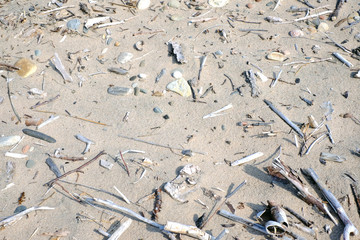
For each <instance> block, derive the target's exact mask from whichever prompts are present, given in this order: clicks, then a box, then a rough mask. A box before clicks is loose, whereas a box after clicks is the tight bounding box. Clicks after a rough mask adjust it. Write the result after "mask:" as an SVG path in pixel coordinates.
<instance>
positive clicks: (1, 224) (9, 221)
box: [0, 207, 55, 228]
mask: <svg viewBox="0 0 360 240" xmlns="http://www.w3.org/2000/svg"><path fill="white" fill-rule="evenodd" d="M53 209H55V208H52V207H31V208H28V209H26V210H24V211H22V212H19V213H16V214H14V215H12V216H9V217H6V218H4V219H3V220H1V221H0V227H1V228H4V227H6V226H8V225H10V224H12V223H14V222H16V221H18V220H20V219H21V218H22V217H23V216H25V215H27V214H29V213H30V212H33V211H37V210H53Z"/></svg>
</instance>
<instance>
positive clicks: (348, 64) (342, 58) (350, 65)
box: [333, 52, 354, 68]
mask: <svg viewBox="0 0 360 240" xmlns="http://www.w3.org/2000/svg"><path fill="white" fill-rule="evenodd" d="M333 55H334V56H335V57H336V58H337V59H339V60H340V61H341V62H342V63H344V64H345V65H346V66H347V67H349V68H350V67H353V66H354V65H353V64H352V63H351V62H349V61H348V60H346V59H345V58H344V57H343V56H341V55H340V53H336V52H334V53H333Z"/></svg>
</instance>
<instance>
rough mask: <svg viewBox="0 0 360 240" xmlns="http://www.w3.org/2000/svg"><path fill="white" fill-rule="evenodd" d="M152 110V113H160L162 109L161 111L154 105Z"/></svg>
mask: <svg viewBox="0 0 360 240" xmlns="http://www.w3.org/2000/svg"><path fill="white" fill-rule="evenodd" d="M153 111H154V113H162V112H163V111H162V110H161V109H160V108H158V107H154V109H153Z"/></svg>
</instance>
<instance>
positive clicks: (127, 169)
mask: <svg viewBox="0 0 360 240" xmlns="http://www.w3.org/2000/svg"><path fill="white" fill-rule="evenodd" d="M119 152H120V157H121V160H122V161H123V163H124V166H125V168H126V172H127V174H128V176H129V177H130V172H129V168H128V166H127V164H126V162H125V159H124V157H123V155H122V153H121V151H119Z"/></svg>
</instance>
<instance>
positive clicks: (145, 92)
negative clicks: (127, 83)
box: [140, 88, 148, 94]
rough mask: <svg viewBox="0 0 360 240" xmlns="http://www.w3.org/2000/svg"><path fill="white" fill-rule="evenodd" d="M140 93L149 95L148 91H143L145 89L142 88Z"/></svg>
mask: <svg viewBox="0 0 360 240" xmlns="http://www.w3.org/2000/svg"><path fill="white" fill-rule="evenodd" d="M140 92H141V93H143V94H147V93H148V91H147V90H146V89H143V88H140Z"/></svg>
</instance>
